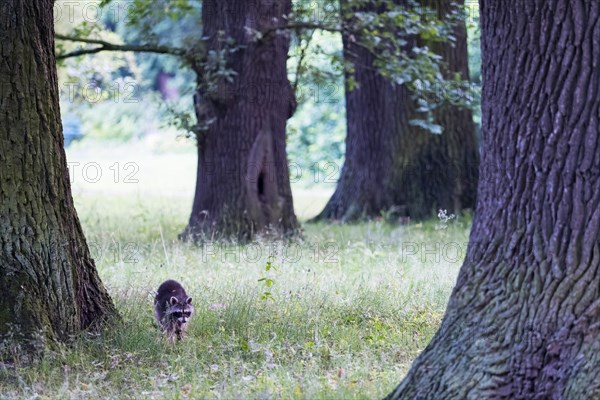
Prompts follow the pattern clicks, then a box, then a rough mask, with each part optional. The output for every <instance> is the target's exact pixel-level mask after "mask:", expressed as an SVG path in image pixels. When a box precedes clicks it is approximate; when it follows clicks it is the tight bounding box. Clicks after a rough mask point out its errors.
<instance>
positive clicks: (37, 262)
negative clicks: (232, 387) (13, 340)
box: [0, 0, 115, 340]
mask: <svg viewBox="0 0 600 400" xmlns="http://www.w3.org/2000/svg"><path fill="white" fill-rule="evenodd" d="M53 4H54V2H53V1H52V0H36V1H28V0H2V2H1V3H0V60H1V61H0V292H1V293H2V296H0V335H3V334H6V333H7V332H8V330H9V329H11V324H12V325H13V327H14V328H15V329H17V330H18V331H19V333H20V334H22V335H24V336H25V337H27V336H29V335H31V334H35V333H38V332H39V331H41V330H44V331H45V334H46V336H47V337H50V338H52V339H58V340H66V339H68V338H69V336H70V335H73V334H76V333H78V332H80V331H81V330H83V329H86V328H90V327H95V326H98V324H100V323H101V322H102V321H105V320H106V319H107V318H109V317H111V316H113V315H115V309H114V307H113V304H112V302H111V300H110V298H109V296H108V294H107V292H106V290H105V288H104V286H103V285H102V283H101V282H100V279H99V277H98V274H97V272H96V269H95V266H94V261H93V260H92V258H91V257H90V253H89V250H88V247H87V244H86V241H85V238H84V235H83V232H82V230H81V226H80V224H79V220H78V218H77V214H76V212H75V208H74V206H73V199H72V197H71V188H70V183H69V175H68V171H67V163H66V158H65V152H64V149H63V136H62V126H61V121H60V110H59V102H58V83H57V73H56V61H55V55H54V26H53V24H54V22H53Z"/></svg>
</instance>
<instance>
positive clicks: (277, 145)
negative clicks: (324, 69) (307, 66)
mask: <svg viewBox="0 0 600 400" xmlns="http://www.w3.org/2000/svg"><path fill="white" fill-rule="evenodd" d="M290 9H291V1H290V0H255V1H237V0H219V1H217V0H208V1H205V2H204V3H203V10H202V22H203V27H204V36H205V37H206V38H207V40H206V51H207V52H208V53H209V54H210V52H211V51H219V50H220V49H222V48H224V46H225V45H224V40H226V39H227V38H232V39H233V40H234V41H235V43H234V46H235V47H237V48H239V49H238V50H237V51H236V52H234V53H232V54H228V55H227V61H228V67H229V68H230V69H232V70H234V71H235V72H236V73H237V75H236V76H235V77H234V79H233V82H227V81H225V80H222V81H220V82H219V83H218V87H217V89H216V90H213V91H212V92H207V91H206V90H205V91H203V92H199V93H198V94H197V96H196V100H197V101H196V109H197V114H198V119H199V120H200V121H208V120H213V122H212V124H210V126H209V127H208V130H207V131H206V132H203V133H202V134H201V135H200V136H199V137H198V172H197V180H196V192H195V197H194V204H193V207H192V214H191V216H190V220H189V223H188V226H187V227H186V229H185V231H184V232H183V234H182V237H183V238H189V237H190V236H191V237H192V238H193V239H196V240H198V239H212V238H215V237H218V238H225V239H229V238H234V239H237V240H251V239H252V238H253V237H254V236H255V235H256V234H272V235H291V234H294V233H295V232H296V231H297V229H298V223H297V220H296V216H295V215H294V209H293V203H292V193H291V188H290V183H289V173H288V166H287V157H286V151H285V126H286V121H287V119H288V118H289V117H290V116H291V115H292V113H293V112H294V109H295V98H294V93H293V91H292V88H291V86H290V84H289V81H288V79H287V69H286V61H287V53H288V48H289V36H288V35H289V34H288V33H287V32H286V31H281V32H278V33H273V34H269V35H266V36H265V37H263V38H262V39H261V40H258V41H255V40H254V36H255V34H254V32H256V31H260V32H264V31H268V30H269V29H270V28H272V27H274V26H282V25H284V24H285V21H286V20H285V18H284V16H286V15H287V14H289V12H290Z"/></svg>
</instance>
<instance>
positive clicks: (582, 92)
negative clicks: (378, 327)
mask: <svg viewBox="0 0 600 400" xmlns="http://www.w3.org/2000/svg"><path fill="white" fill-rule="evenodd" d="M480 12H481V22H482V52H483V63H482V65H483V109H482V111H483V126H482V128H483V129H482V132H483V153H482V165H481V176H482V180H481V185H480V187H479V193H478V201H477V209H476V213H475V220H474V221H473V228H472V231H471V238H470V243H469V248H468V251H467V258H466V260H465V262H464V264H463V266H462V268H461V271H460V274H459V277H458V280H457V283H456V287H455V288H454V291H453V293H452V296H451V298H450V301H449V303H448V308H447V310H446V315H445V317H444V320H443V322H442V325H441V327H440V329H439V331H438V332H437V334H436V335H435V337H434V338H433V339H432V341H431V343H430V344H429V345H428V346H427V348H426V349H425V350H424V351H423V353H422V354H421V355H420V356H419V357H418V358H417V359H416V360H415V361H414V363H413V365H412V368H411V370H410V372H409V373H408V375H407V376H406V378H405V379H404V381H403V382H402V383H401V384H400V385H399V386H398V388H397V389H396V390H395V391H394V392H393V393H392V394H391V395H390V396H389V397H388V398H389V399H598V398H600V357H599V356H598V354H599V349H600V285H599V276H600V190H599V188H600V136H599V134H598V132H599V129H600V126H599V117H600V65H599V61H598V54H600V2H598V1H596V0H581V1H572V0H553V1H548V0H516V1H512V2H506V1H496V0H482V1H481V9H480Z"/></svg>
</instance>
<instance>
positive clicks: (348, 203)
mask: <svg viewBox="0 0 600 400" xmlns="http://www.w3.org/2000/svg"><path fill="white" fill-rule="evenodd" d="M346 3H347V1H346V2H344V7H348V5H347V4H346ZM421 3H422V4H427V3H429V4H428V5H429V6H430V7H431V8H432V9H434V10H437V11H438V13H439V15H440V16H443V15H446V14H447V12H448V11H449V10H450V7H451V4H452V3H454V1H451V0H441V1H440V0H435V1H430V2H426V1H424V0H422V1H421ZM456 3H460V2H456ZM363 7H364V6H363ZM454 34H455V36H456V44H455V46H451V45H450V44H448V43H446V44H442V45H434V46H433V50H434V51H435V52H436V53H437V54H439V55H441V56H442V57H443V58H444V60H445V62H446V63H447V65H448V68H447V70H446V73H447V74H448V75H450V74H452V75H453V74H454V73H459V74H460V75H461V77H462V79H465V80H466V79H468V76H469V74H468V58H467V40H466V39H467V38H466V29H465V26H464V23H463V24H460V25H459V26H457V27H456V28H455V33H454ZM359 42H360V35H358V34H356V33H355V34H352V35H351V34H344V35H343V45H344V57H345V58H346V59H347V60H349V61H351V62H352V63H353V64H354V65H355V73H354V78H355V81H356V83H357V84H358V88H356V89H354V90H346V118H347V125H348V128H347V137H346V160H345V162H344V166H343V168H342V173H341V176H340V180H339V182H338V185H337V188H336V191H335V193H334V194H333V196H332V197H331V199H330V200H329V202H328V203H327V205H326V206H325V209H324V210H323V211H322V212H321V214H320V215H319V216H318V217H317V219H328V220H342V221H351V220H355V219H360V218H369V217H376V216H380V215H381V213H382V212H390V211H391V212H393V214H400V215H403V216H410V217H411V218H415V219H422V218H427V217H430V216H432V215H435V213H437V210H439V209H440V208H442V209H447V210H448V211H454V212H458V211H460V210H462V209H466V208H473V207H474V206H475V192H476V187H477V168H478V150H477V144H476V138H475V126H474V124H473V120H472V115H471V112H470V111H469V110H467V109H460V108H458V107H454V106H444V107H442V108H440V109H438V110H436V111H435V119H436V120H437V122H438V123H439V124H440V125H442V126H443V127H444V132H443V133H442V134H441V135H434V134H432V133H430V132H428V131H425V130H423V129H420V128H417V127H415V126H412V125H411V124H410V123H409V121H411V120H413V119H422V118H424V116H423V114H420V113H417V111H416V105H415V103H414V101H413V100H411V97H410V96H411V94H410V92H409V90H408V88H406V87H405V86H403V85H402V86H400V85H396V84H393V83H391V82H390V81H389V80H387V79H386V78H384V77H383V76H381V75H380V74H379V73H378V72H377V70H376V68H375V67H374V65H373V61H374V57H373V55H372V54H371V53H370V51H369V50H367V49H365V48H364V47H362V46H361V45H360V44H359ZM408 47H410V46H408ZM441 89H443V88H441Z"/></svg>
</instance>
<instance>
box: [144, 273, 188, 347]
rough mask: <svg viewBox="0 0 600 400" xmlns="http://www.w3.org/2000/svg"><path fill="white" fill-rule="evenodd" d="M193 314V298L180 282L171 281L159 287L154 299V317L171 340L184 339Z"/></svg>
mask: <svg viewBox="0 0 600 400" xmlns="http://www.w3.org/2000/svg"><path fill="white" fill-rule="evenodd" d="M193 312H194V307H192V298H191V297H189V296H188V295H187V294H186V293H185V289H184V288H183V286H181V284H180V283H179V282H177V281H174V280H172V279H170V280H168V281H165V282H163V283H162V284H161V285H160V286H159V287H158V290H157V292H156V297H155V298H154V317H155V318H156V322H157V323H158V325H159V327H160V328H161V330H162V331H163V333H164V334H165V335H167V337H168V338H169V339H170V340H172V341H174V340H175V339H177V340H181V339H182V338H183V337H184V335H185V332H186V330H187V327H188V322H189V320H190V317H191V316H192V314H193Z"/></svg>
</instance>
